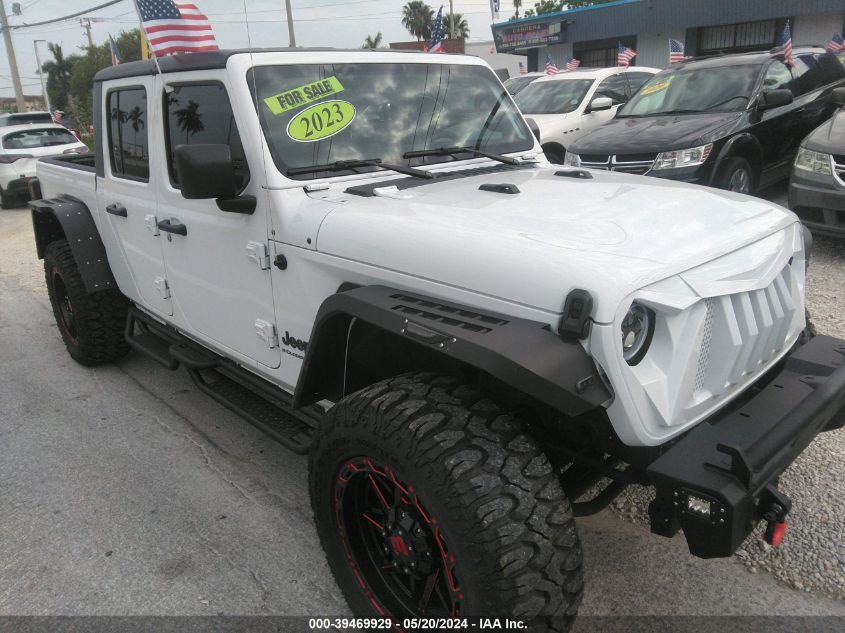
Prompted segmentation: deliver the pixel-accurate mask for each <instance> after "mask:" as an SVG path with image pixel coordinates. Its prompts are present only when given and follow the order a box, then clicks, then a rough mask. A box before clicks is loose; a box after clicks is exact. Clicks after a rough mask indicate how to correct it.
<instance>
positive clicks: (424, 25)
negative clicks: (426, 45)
mask: <svg viewBox="0 0 845 633" xmlns="http://www.w3.org/2000/svg"><path fill="white" fill-rule="evenodd" d="M402 26H404V27H405V28H406V29H408V32H409V33H410V34H411V35H412V36H413V37H415V38H417V41H419V40H428V39H431V29H432V28H433V27H434V9H432V8H431V7H430V6H428V5H427V4H426V3H425V2H422V1H421V0H411V1H410V2H408V4H406V5H405V6H404V7H402Z"/></svg>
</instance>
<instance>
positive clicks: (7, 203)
mask: <svg viewBox="0 0 845 633" xmlns="http://www.w3.org/2000/svg"><path fill="white" fill-rule="evenodd" d="M15 202H16V200H15V197H14V196H12V195H10V194H8V193H6V192H5V191H0V209H14V208H15Z"/></svg>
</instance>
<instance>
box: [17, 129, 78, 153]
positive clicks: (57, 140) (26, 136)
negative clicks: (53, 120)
mask: <svg viewBox="0 0 845 633" xmlns="http://www.w3.org/2000/svg"><path fill="white" fill-rule="evenodd" d="M77 142H78V141H77V140H76V137H75V136H74V135H73V134H71V133H70V132H68V131H67V130H61V129H58V128H47V129H41V130H38V129H35V130H24V131H23V132H12V133H11V134H7V135H6V136H4V137H3V149H30V148H33V147H50V146H51V145H68V144H70V143H77Z"/></svg>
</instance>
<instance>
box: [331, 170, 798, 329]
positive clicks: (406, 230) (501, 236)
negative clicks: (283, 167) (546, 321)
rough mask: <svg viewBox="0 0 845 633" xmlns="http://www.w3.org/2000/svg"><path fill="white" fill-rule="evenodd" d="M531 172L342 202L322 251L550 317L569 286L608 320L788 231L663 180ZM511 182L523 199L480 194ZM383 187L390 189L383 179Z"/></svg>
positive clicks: (784, 218) (748, 209)
mask: <svg viewBox="0 0 845 633" xmlns="http://www.w3.org/2000/svg"><path fill="white" fill-rule="evenodd" d="M555 171H556V170H555V169H554V168H548V167H538V168H526V169H520V170H515V171H507V172H499V173H494V174H488V175H478V176H471V177H466V178H459V179H455V180H449V181H444V182H440V183H437V182H434V183H429V184H424V185H421V186H417V187H412V188H409V189H405V190H403V191H401V192H399V194H400V196H401V199H400V198H399V197H395V198H388V197H366V198H365V197H358V196H353V195H348V194H346V195H343V196H340V197H337V198H336V199H335V202H336V203H337V204H335V205H333V206H334V210H332V211H331V212H330V213H329V214H328V216H326V218H325V219H324V220H323V222H322V224H321V226H320V229H319V233H318V236H317V244H316V246H317V250H318V251H320V252H324V253H328V254H331V255H335V256H338V257H343V258H346V259H350V260H355V261H359V262H363V263H367V264H371V265H373V266H376V267H381V268H389V269H391V270H393V271H397V272H402V273H405V274H409V275H413V276H417V277H421V278H426V279H429V280H435V281H437V282H440V283H443V284H448V285H451V286H454V287H459V288H463V289H466V290H469V291H472V292H476V293H481V294H484V295H487V296H489V297H496V298H499V299H502V300H504V301H507V302H510V303H517V304H521V305H524V306H529V307H532V308H537V309H540V310H545V311H548V312H550V313H560V312H561V311H562V307H563V302H564V299H565V297H566V295H567V294H568V293H569V291H570V290H572V289H573V288H585V289H587V290H589V291H590V292H591V293H592V294H593V297H594V301H595V304H594V305H595V309H594V319H595V320H596V321H599V322H610V321H611V320H612V319H613V314H614V312H615V310H616V309H617V308H618V306H619V304H620V302H621V301H622V300H623V299H624V298H625V297H626V296H628V295H629V294H631V293H632V292H634V291H635V290H638V289H640V288H642V287H644V286H646V285H649V284H651V283H653V282H655V281H659V280H661V279H665V278H666V277H669V276H671V275H675V274H677V273H679V272H682V271H684V270H687V269H690V268H693V267H695V266H698V265H700V264H702V263H704V262H707V261H710V260H712V259H715V258H717V257H719V256H721V255H724V254H726V253H730V252H732V251H734V250H736V249H738V248H740V247H742V246H744V245H746V244H749V243H751V242H754V241H757V240H759V239H762V238H763V237H765V236H767V235H770V234H772V233H774V232H776V231H777V230H779V229H782V228H785V227H786V226H789V225H790V224H792V223H794V222H795V221H796V220H795V216H794V215H793V214H792V213H791V212H789V211H787V210H786V209H783V208H781V207H777V206H775V205H773V204H771V203H769V202H766V201H763V200H760V199H757V198H751V197H748V196H740V195H737V194H730V193H727V192H721V191H717V190H715V189H709V188H705V187H697V186H694V185H688V184H685V183H679V182H675V181H671V180H664V179H662V178H649V177H642V176H632V175H628V174H619V173H614V172H594V173H593V178H592V179H589V180H587V179H584V180H581V179H573V178H566V177H561V176H555ZM496 183H498V184H505V183H509V184H514V185H516V186H517V187H518V188H519V190H520V193H517V194H504V193H494V192H489V191H480V190H479V186H480V185H482V184H496ZM385 184H389V183H385Z"/></svg>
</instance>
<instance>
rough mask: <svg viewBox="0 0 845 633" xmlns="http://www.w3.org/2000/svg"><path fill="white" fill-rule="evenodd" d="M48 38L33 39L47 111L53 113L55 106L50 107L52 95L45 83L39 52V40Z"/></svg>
mask: <svg viewBox="0 0 845 633" xmlns="http://www.w3.org/2000/svg"><path fill="white" fill-rule="evenodd" d="M46 41H47V40H32V44H33V45H34V46H35V63H36V64H38V77H39V78H40V79H41V93H42V95H43V96H44V105H45V106H47V112H50V113H52V112H53V108H52V107H50V95H49V94H48V93H47V84H46V83H44V71H43V70H41V55H39V54H38V42H46Z"/></svg>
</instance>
